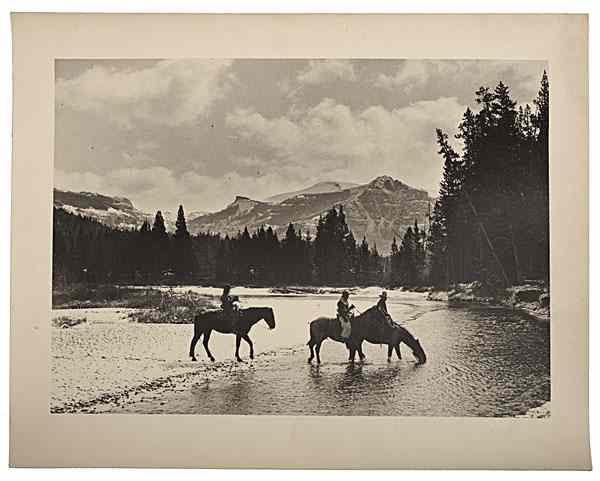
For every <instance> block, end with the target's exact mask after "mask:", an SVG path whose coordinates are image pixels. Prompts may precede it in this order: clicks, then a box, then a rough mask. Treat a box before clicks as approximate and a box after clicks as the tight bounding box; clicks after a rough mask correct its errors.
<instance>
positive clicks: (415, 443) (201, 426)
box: [10, 14, 590, 469]
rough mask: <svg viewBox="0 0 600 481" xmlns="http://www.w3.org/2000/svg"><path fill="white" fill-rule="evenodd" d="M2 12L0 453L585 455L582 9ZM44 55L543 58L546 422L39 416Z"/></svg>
mask: <svg viewBox="0 0 600 481" xmlns="http://www.w3.org/2000/svg"><path fill="white" fill-rule="evenodd" d="M12 23H13V90H14V101H13V105H14V111H13V170H12V182H13V192H12V246H11V249H12V252H11V254H12V272H11V291H12V292H11V358H10V362H11V372H10V464H11V466H48V467H51V466H65V467H66V466H98V467H100V466H130V467H227V468H242V467H247V468H259V467H263V468H346V469H348V468H353V469H378V468H384V469H389V468H429V469H441V468H445V469H452V468H454V469H456V468H469V469H474V468H489V469H502V468H504V469H589V468H590V450H589V431H588V353H589V350H588V342H589V341H588V269H589V268H588V75H587V69H588V65H587V59H588V45H587V39H588V19H587V16H586V15H489V14H480V15H456V14H455V15H415V14H413V15H320V14H319V15H317V14H313V15H206V14H13V16H12ZM496 31H497V32H503V35H497V36H494V35H493V32H496ZM448 32H453V34H452V35H447V33H448ZM506 32H509V35H506ZM440 35H444V41H443V42H440V41H439V36H440ZM493 37H495V38H493ZM56 58H419V59H425V58H435V59H444V58H455V59H456V58H461V59H464V58H487V59H511V60H519V59H538V60H547V61H548V63H549V74H550V79H551V94H550V95H551V102H550V104H551V107H550V116H551V117H550V132H551V133H550V231H551V235H550V256H551V283H550V285H551V312H552V315H551V318H552V321H551V346H552V349H551V373H552V407H551V409H552V413H551V416H550V418H547V419H541V420H538V419H514V418H508V419H490V418H434V417H362V416H359V417H336V416H327V417H321V416H250V415H248V416H234V415H228V416H200V415H197V416H190V415H124V414H123V415H103V416H86V415H50V412H49V392H50V370H49V359H50V355H49V351H50V322H49V320H50V310H51V289H50V286H51V277H52V276H51V248H50V247H51V245H52V205H53V202H52V188H53V155H54V154H53V152H54V59H56ZM32 212H34V213H35V215H36V218H35V222H32V221H31V213H32ZM557 342H560V344H558V345H557ZM265 431H267V432H268V436H264V435H262V433H264V432H265ZM206 433H210V435H211V436H210V443H209V442H207V436H206ZM457 439H459V440H460V443H458V442H456V440H457ZM257 440H260V442H257ZM242 445H243V446H245V447H246V448H247V449H245V450H244V451H240V450H237V448H236V446H242ZM232 450H235V453H236V455H235V457H233V456H232Z"/></svg>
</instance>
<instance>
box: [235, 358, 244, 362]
mask: <svg viewBox="0 0 600 481" xmlns="http://www.w3.org/2000/svg"><path fill="white" fill-rule="evenodd" d="M235 359H236V361H237V362H244V360H243V359H242V358H241V357H236V358H235Z"/></svg>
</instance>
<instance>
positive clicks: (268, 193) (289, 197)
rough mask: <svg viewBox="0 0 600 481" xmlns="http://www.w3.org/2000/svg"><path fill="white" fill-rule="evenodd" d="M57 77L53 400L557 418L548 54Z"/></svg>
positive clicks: (263, 62) (109, 63)
mask: <svg viewBox="0 0 600 481" xmlns="http://www.w3.org/2000/svg"><path fill="white" fill-rule="evenodd" d="M54 70H55V84H54V87H55V132H54V198H53V203H54V209H53V241H52V242H53V243H52V314H51V318H50V319H49V320H48V322H49V323H51V345H50V356H51V358H50V383H51V386H50V387H51V392H50V399H49V403H50V404H49V410H50V413H53V414H105V413H111V414H116V413H129V414H204V415H206V414H209V415H240V414H248V415H319V416H328V415H335V416H369V415H372V416H431V417H512V418H515V417H527V418H548V417H550V416H551V403H550V393H551V376H550V285H549V284H550V280H549V279H550V273H549V263H550V262H549V255H550V254H549V197H548V192H549V184H548V182H549V179H548V168H549V164H548V161H549V159H548V155H549V109H550V87H551V83H552V76H551V71H550V70H549V68H548V64H547V62H546V61H543V60H527V61H525V60H514V61H510V60H481V59H460V60H433V59H423V60H418V59H393V60H392V59H381V60H376V59H368V60H366V59H195V58H189V59H56V60H55V63H54ZM540 422H543V421H540Z"/></svg>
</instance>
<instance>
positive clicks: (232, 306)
mask: <svg viewBox="0 0 600 481" xmlns="http://www.w3.org/2000/svg"><path fill="white" fill-rule="evenodd" d="M230 292H231V286H229V285H227V286H225V287H224V288H223V294H221V309H223V313H224V314H225V319H229V320H230V322H231V327H232V329H233V330H235V328H236V324H237V317H238V316H237V311H238V305H237V300H238V299H237V296H232V295H231V294H230Z"/></svg>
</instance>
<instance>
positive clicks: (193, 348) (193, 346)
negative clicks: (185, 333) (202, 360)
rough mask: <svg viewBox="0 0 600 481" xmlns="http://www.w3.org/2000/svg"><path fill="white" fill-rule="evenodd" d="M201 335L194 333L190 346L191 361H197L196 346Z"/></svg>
mask: <svg viewBox="0 0 600 481" xmlns="http://www.w3.org/2000/svg"><path fill="white" fill-rule="evenodd" d="M201 335H202V334H200V333H196V332H194V337H193V338H192V343H191V344H190V357H191V358H192V361H197V359H196V344H197V343H198V341H199V340H200V336H201Z"/></svg>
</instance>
